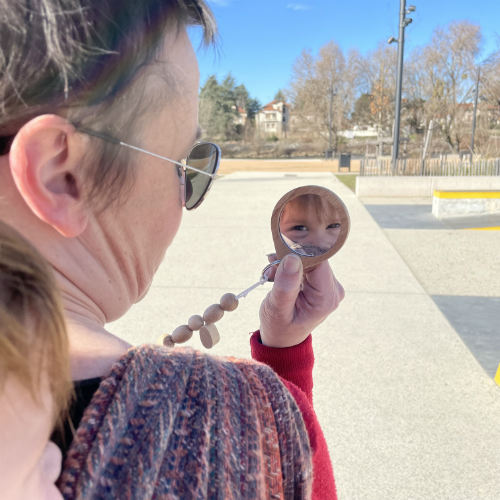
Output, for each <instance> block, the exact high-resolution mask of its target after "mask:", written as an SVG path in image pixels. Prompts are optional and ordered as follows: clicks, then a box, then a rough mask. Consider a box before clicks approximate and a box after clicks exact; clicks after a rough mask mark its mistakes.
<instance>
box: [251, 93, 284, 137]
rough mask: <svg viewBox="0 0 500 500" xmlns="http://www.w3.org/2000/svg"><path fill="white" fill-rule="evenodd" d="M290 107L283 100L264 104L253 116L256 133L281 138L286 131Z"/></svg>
mask: <svg viewBox="0 0 500 500" xmlns="http://www.w3.org/2000/svg"><path fill="white" fill-rule="evenodd" d="M289 121H290V108H289V106H288V104H286V103H284V102H283V101H272V102H270V103H268V104H266V105H265V106H264V107H263V108H262V109H261V110H260V111H259V112H258V113H257V115H256V116H255V128H256V130H257V132H258V133H260V134H262V135H267V136H273V135H275V136H276V137H279V138H282V137H286V134H287V132H288V123H289Z"/></svg>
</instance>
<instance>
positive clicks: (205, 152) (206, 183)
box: [186, 143, 219, 210]
mask: <svg viewBox="0 0 500 500" xmlns="http://www.w3.org/2000/svg"><path fill="white" fill-rule="evenodd" d="M218 160H219V152H218V149H217V147H216V146H215V145H214V144H211V143H201V144H197V145H196V146H195V147H194V148H193V149H192V151H191V153H190V154H189V156H188V158H187V159H186V164H187V165H188V166H190V167H195V168H197V169H199V170H203V171H204V172H207V173H209V174H213V173H215V170H216V167H217V164H218ZM211 182H212V178H211V177H209V176H208V175H203V174H200V173H198V172H196V171H195V170H190V169H189V168H188V169H186V208H187V209H188V210H190V209H192V208H195V207H196V206H197V205H199V204H200V203H201V200H202V199H203V196H205V194H206V192H207V191H208V189H209V187H210V184H211ZM189 185H190V186H191V193H190V196H188V186H189Z"/></svg>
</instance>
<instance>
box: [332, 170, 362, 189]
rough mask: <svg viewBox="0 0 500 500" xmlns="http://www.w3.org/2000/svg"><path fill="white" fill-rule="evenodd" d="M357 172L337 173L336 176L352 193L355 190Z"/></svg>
mask: <svg viewBox="0 0 500 500" xmlns="http://www.w3.org/2000/svg"><path fill="white" fill-rule="evenodd" d="M357 176H358V174H337V175H336V177H337V179H338V180H339V181H340V182H343V183H344V184H345V185H346V186H347V187H348V188H349V189H350V190H351V191H352V192H353V193H355V192H356V177H357Z"/></svg>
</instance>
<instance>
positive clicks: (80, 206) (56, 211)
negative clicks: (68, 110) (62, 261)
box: [9, 115, 89, 237]
mask: <svg viewBox="0 0 500 500" xmlns="http://www.w3.org/2000/svg"><path fill="white" fill-rule="evenodd" d="M87 144H88V139H87V138H86V136H84V135H82V134H79V133H78V132H77V131H76V129H75V127H74V126H73V125H71V124H70V123H69V122H68V121H67V120H66V119H64V118H62V117H60V116H57V115H41V116H37V117H36V118H33V119H32V120H30V121H29V122H28V123H26V124H25V125H24V126H23V127H22V128H21V129H20V130H19V132H18V133H17V134H16V137H15V138H14V141H13V142H12V146H11V149H10V154H9V164H10V169H11V172H12V177H13V178H14V182H15V184H16V186H17V189H18V190H19V193H20V194H21V196H22V197H23V199H24V201H25V202H26V204H27V205H28V206H29V208H30V209H31V210H32V211H33V213H34V214H35V215H36V216H37V217H39V218H40V219H41V220H43V221H44V222H46V223H47V224H49V225H51V226H52V227H53V228H54V229H56V230H57V231H58V232H59V233H61V234H62V235H63V236H66V237H74V236H78V235H79V234H81V233H82V232H83V231H84V229H85V227H86V225H87V222H88V216H89V214H88V210H87V204H86V203H85V200H84V199H83V190H82V185H83V180H84V179H83V172H82V170H83V169H82V163H83V157H84V154H85V146H86V145H87Z"/></svg>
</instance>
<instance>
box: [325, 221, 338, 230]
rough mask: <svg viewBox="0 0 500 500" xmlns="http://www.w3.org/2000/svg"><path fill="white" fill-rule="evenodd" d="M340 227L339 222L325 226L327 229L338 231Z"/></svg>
mask: <svg viewBox="0 0 500 500" xmlns="http://www.w3.org/2000/svg"><path fill="white" fill-rule="evenodd" d="M339 227H340V222H334V223H332V224H329V225H328V226H326V228H327V229H338V228H339Z"/></svg>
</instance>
